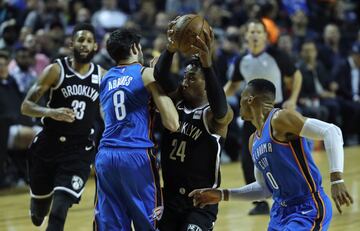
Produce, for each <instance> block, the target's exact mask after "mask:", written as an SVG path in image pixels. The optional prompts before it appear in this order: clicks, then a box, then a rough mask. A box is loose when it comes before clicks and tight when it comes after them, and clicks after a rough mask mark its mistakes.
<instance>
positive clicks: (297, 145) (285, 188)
mask: <svg viewBox="0 0 360 231" xmlns="http://www.w3.org/2000/svg"><path fill="white" fill-rule="evenodd" d="M277 110H278V109H277V108H275V109H273V110H272V111H271V112H270V113H269V116H268V118H267V119H266V121H265V123H264V125H263V128H262V131H261V134H260V135H259V134H257V132H256V133H255V135H254V141H253V144H252V159H253V161H254V163H255V165H256V167H257V168H258V169H259V170H260V171H261V172H262V174H263V177H264V179H265V182H266V184H267V186H268V188H269V190H270V191H271V192H272V194H273V199H274V201H276V202H279V203H281V202H283V201H289V200H292V199H295V198H299V197H304V196H310V195H311V194H314V193H315V192H318V191H320V189H321V175H320V172H319V169H318V168H317V167H316V165H315V163H314V160H313V158H312V156H311V151H310V149H309V146H308V143H307V140H306V139H305V138H303V137H299V138H297V139H295V140H292V141H291V142H288V143H284V142H279V141H276V140H275V139H274V138H273V136H272V134H271V133H272V131H271V118H272V116H273V114H274V113H275V112H276V111H277Z"/></svg>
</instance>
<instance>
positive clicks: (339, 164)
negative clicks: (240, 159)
mask: <svg viewBox="0 0 360 231" xmlns="http://www.w3.org/2000/svg"><path fill="white" fill-rule="evenodd" d="M274 99H275V86H274V85H273V84H272V83H271V82H270V81H268V80H264V79H254V80H252V81H250V82H249V83H248V85H247V86H246V88H245V90H244V91H243V93H242V95H241V101H240V115H241V117H242V118H243V119H245V120H248V121H251V122H252V124H253V125H254V126H255V127H256V132H255V133H253V134H252V135H251V137H250V146H249V149H250V153H251V154H252V159H253V161H254V165H255V176H256V181H255V182H254V183H251V184H248V185H246V186H243V187H241V188H236V189H222V190H220V189H197V190H194V191H193V192H191V193H190V194H189V196H190V197H193V200H194V204H195V205H196V206H200V207H203V206H205V205H209V204H215V203H218V202H220V201H221V200H224V201H228V200H230V199H231V200H235V199H242V200H260V199H264V198H267V197H270V196H272V197H273V200H274V204H273V207H272V209H271V214H270V223H269V228H268V230H321V229H323V230H327V229H328V228H329V224H330V220H331V217H332V208H331V202H330V199H329V198H328V197H327V195H326V194H325V192H324V190H323V188H322V186H321V175H320V172H319V170H318V168H317V167H316V165H315V164H314V161H313V159H312V156H311V152H310V150H309V147H308V144H307V142H306V138H309V139H314V140H324V144H325V149H326V153H327V156H328V160H329V165H330V180H331V182H330V184H331V194H332V198H333V199H334V201H335V204H336V207H337V209H338V210H339V212H340V213H341V212H342V211H341V205H344V204H346V205H348V206H349V205H350V203H353V199H352V197H351V196H350V195H349V193H348V191H347V190H346V187H345V184H344V180H343V178H342V172H343V169H344V167H343V165H344V151H343V147H342V145H343V139H342V134H341V131H340V129H339V128H338V127H337V126H335V125H333V124H329V123H325V122H323V121H320V120H317V119H312V118H305V117H303V116H302V115H301V114H299V113H298V112H296V111H293V110H288V109H283V110H281V109H278V108H274V107H273V105H274Z"/></svg>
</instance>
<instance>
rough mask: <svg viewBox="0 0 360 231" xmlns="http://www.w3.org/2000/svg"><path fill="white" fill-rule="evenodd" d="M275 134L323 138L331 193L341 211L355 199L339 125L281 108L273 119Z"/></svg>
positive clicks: (314, 138)
mask: <svg viewBox="0 0 360 231" xmlns="http://www.w3.org/2000/svg"><path fill="white" fill-rule="evenodd" d="M271 125H272V127H273V131H274V134H280V136H281V134H286V133H292V134H294V135H297V136H301V137H306V138H309V139H313V140H323V141H324V146H325V150H326V154H327V156H328V161H329V170H330V180H331V194H332V198H333V199H334V201H335V204H336V207H337V209H338V210H339V212H340V213H341V212H342V211H341V208H340V206H341V205H344V204H346V205H347V206H349V205H350V204H352V203H353V199H352V197H351V196H350V194H349V193H348V191H347V189H346V187H345V184H344V180H343V177H342V173H343V171H344V149H343V144H344V142H343V137H342V133H341V130H340V128H339V127H337V126H336V125H334V124H330V123H326V122H324V121H321V120H318V119H313V118H306V117H303V116H302V115H301V114H300V113H298V112H296V111H293V110H280V111H278V112H277V113H275V115H274V117H273V120H272V121H271Z"/></svg>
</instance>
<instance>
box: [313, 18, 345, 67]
mask: <svg viewBox="0 0 360 231" xmlns="http://www.w3.org/2000/svg"><path fill="white" fill-rule="evenodd" d="M340 38H341V35H340V31H339V27H338V26H337V25H335V24H327V25H326V26H325V28H324V33H323V40H324V42H323V43H322V44H320V45H319V48H318V50H319V59H320V60H321V62H322V63H323V64H324V65H325V68H326V69H327V70H328V71H331V69H332V67H334V66H335V64H337V63H338V62H339V61H340V60H341V59H342V58H343V56H342V53H341V50H340Z"/></svg>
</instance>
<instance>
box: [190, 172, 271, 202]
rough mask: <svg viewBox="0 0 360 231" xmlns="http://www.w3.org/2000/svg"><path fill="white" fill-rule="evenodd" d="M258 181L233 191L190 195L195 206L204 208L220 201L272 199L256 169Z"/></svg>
mask: <svg viewBox="0 0 360 231" xmlns="http://www.w3.org/2000/svg"><path fill="white" fill-rule="evenodd" d="M254 173H255V178H256V181H255V182H253V183H251V184H248V185H245V186H243V187H240V188H233V189H214V188H205V189H196V190H194V191H192V192H191V193H189V197H193V203H194V206H196V207H200V208H203V207H204V206H206V205H210V204H217V203H219V202H220V201H229V200H230V199H231V200H245V201H256V200H263V199H265V198H268V197H270V196H271V195H272V194H271V192H270V191H269V190H268V188H267V186H266V183H265V180H264V178H263V176H262V174H261V172H260V171H259V170H258V169H257V168H256V167H255V168H254Z"/></svg>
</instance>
